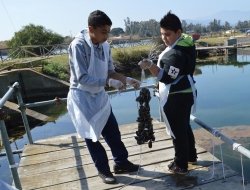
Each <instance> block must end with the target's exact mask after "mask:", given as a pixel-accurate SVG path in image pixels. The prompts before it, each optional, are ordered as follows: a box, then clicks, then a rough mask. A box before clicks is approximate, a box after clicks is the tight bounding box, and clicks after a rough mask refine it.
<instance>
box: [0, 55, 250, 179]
mask: <svg viewBox="0 0 250 190" xmlns="http://www.w3.org/2000/svg"><path fill="white" fill-rule="evenodd" d="M237 60H238V61H244V62H248V64H238V65H220V64H214V65H204V66H199V69H200V71H201V74H199V75H196V76H195V80H196V86H197V89H198V99H197V113H196V116H197V117H198V118H199V119H201V120H202V121H204V122H205V123H206V124H208V125H209V126H211V127H214V128H222V127H230V128H236V127H238V126H239V125H247V126H250V117H249V113H250V101H249V97H250V88H249V84H250V77H249V76H250V56H246V55H244V56H237ZM142 74H143V75H144V74H145V73H142ZM145 77H146V78H147V77H148V76H145ZM142 78H143V79H144V76H143V77H142ZM146 81H147V84H152V83H155V78H147V80H146ZM143 84H145V83H143ZM138 94H139V91H133V92H128V93H121V94H116V95H113V96H112V97H111V104H112V108H113V112H114V114H115V115H116V118H117V120H118V123H119V124H125V123H131V122H136V119H137V117H138V105H137V102H136V101H135V99H136V97H137V96H138ZM151 96H152V99H151V101H150V107H151V116H152V117H153V118H155V119H159V111H158V107H159V104H158V100H157V98H155V97H154V96H153V92H152V90H151ZM42 110H48V109H47V108H43V109H42ZM52 110H53V109H52ZM53 112H55V113H56V114H57V115H59V117H58V118H57V119H56V122H49V123H47V124H45V125H43V126H39V127H35V128H33V129H32V130H31V132H32V136H33V140H34V141H36V140H38V139H43V138H47V137H53V136H55V135H63V134H68V133H75V130H74V127H73V124H72V122H71V121H70V118H69V116H68V114H67V112H66V111H65V107H63V108H60V109H54V111H51V112H50V113H49V114H54V113H53ZM59 113H61V114H59ZM47 114H48V113H47ZM193 127H194V128H198V126H197V125H193ZM27 142H28V141H27V137H26V136H24V137H23V138H21V139H18V140H17V141H16V145H17V147H18V148H22V147H23V145H24V144H25V143H27ZM241 143H242V144H243V146H245V147H246V148H248V149H250V139H242V142H241ZM16 145H15V144H14V143H12V147H13V149H16ZM222 147H223V149H224V150H223V153H224V161H225V163H226V164H228V165H230V166H231V167H232V168H233V169H234V170H236V171H238V172H239V173H241V166H240V156H239V154H237V153H236V152H234V151H232V148H231V147H229V146H227V145H224V144H223V146H222ZM216 156H217V157H220V155H219V151H218V149H217V151H216ZM15 160H16V162H18V161H19V157H18V155H15ZM0 164H1V167H0V179H2V180H4V181H6V182H8V183H11V177H10V176H11V175H10V171H9V168H8V165H7V160H6V158H5V157H0ZM244 164H245V165H244V169H245V175H246V179H248V181H249V180H250V162H249V159H244Z"/></svg>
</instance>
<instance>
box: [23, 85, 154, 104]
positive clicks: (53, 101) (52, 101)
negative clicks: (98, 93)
mask: <svg viewBox="0 0 250 190" xmlns="http://www.w3.org/2000/svg"><path fill="white" fill-rule="evenodd" d="M154 87H155V85H146V86H141V87H140V89H141V88H154ZM134 90H135V89H134V88H127V89H126V90H121V91H119V90H112V91H108V92H107V93H108V94H109V95H112V94H116V93H124V92H130V91H134ZM66 101H67V98H55V99H54V100H47V101H41V102H34V103H27V104H25V106H26V107H27V108H32V107H38V106H46V105H51V104H53V103H57V102H66Z"/></svg>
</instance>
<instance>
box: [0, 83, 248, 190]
mask: <svg viewBox="0 0 250 190" xmlns="http://www.w3.org/2000/svg"><path fill="white" fill-rule="evenodd" d="M145 87H146V88H155V87H156V86H155V85H147V86H141V87H140V88H145ZM133 90H134V89H133V88H128V89H126V90H124V91H118V90H113V91H109V92H108V94H109V95H112V94H116V93H123V92H129V91H133ZM154 92H155V91H154ZM13 94H14V95H16V97H17V100H18V104H19V109H20V111H21V115H22V119H23V123H24V126H25V130H26V134H27V137H28V140H29V143H30V144H33V140H32V136H31V133H30V127H29V123H28V120H27V116H26V113H25V110H26V108H31V107H38V106H45V105H51V104H56V103H59V102H66V101H67V98H61V99H59V98H55V99H54V100H48V101H41V102H34V103H27V104H24V103H23V99H22V96H21V92H20V86H19V84H18V82H15V83H14V84H13V85H12V86H11V87H9V90H8V91H7V92H6V94H5V95H4V96H3V97H2V98H1V99H0V129H1V130H0V132H1V138H2V141H3V145H4V148H5V150H6V155H7V158H8V161H9V166H10V169H11V174H12V177H13V181H14V184H15V186H16V188H17V189H20V190H21V189H22V187H21V182H20V179H19V176H18V172H17V168H18V164H16V163H15V161H14V157H13V152H14V151H13V152H12V150H11V146H10V142H9V137H8V134H7V130H6V126H5V122H4V120H5V119H6V118H5V113H4V112H3V110H2V107H3V106H4V104H5V103H6V101H7V100H8V99H9V98H10V97H11V96H12V95H13ZM156 94H157V93H156ZM154 96H158V95H155V93H154ZM159 113H160V121H162V119H161V118H162V116H161V112H160V107H159ZM190 120H192V121H194V122H195V123H196V124H198V125H199V126H201V127H202V128H204V129H206V130H207V131H209V132H210V133H211V134H212V135H214V136H215V137H218V138H220V139H221V140H222V141H224V142H225V143H227V144H229V145H231V146H233V150H235V151H238V152H239V153H241V154H243V155H245V156H246V157H248V158H250V151H249V150H248V149H246V148H244V147H243V146H242V145H241V144H238V143H237V142H235V141H234V140H232V139H230V138H229V137H227V136H225V135H224V134H222V133H221V132H220V131H218V130H216V129H214V128H211V127H209V126H208V125H206V124H205V123H204V122H202V121H201V120H199V119H198V118H196V117H195V116H193V115H190Z"/></svg>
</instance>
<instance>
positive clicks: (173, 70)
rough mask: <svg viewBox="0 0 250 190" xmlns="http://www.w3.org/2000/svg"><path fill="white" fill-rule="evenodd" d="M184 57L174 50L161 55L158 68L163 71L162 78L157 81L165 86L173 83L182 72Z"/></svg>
mask: <svg viewBox="0 0 250 190" xmlns="http://www.w3.org/2000/svg"><path fill="white" fill-rule="evenodd" d="M184 64H185V56H184V55H183V54H182V53H181V52H180V51H176V50H171V51H170V52H167V53H166V54H165V55H163V57H162V59H161V60H160V66H161V68H162V69H163V74H162V78H161V79H160V80H159V81H160V82H163V83H165V84H170V83H172V82H174V81H175V80H176V79H177V78H178V76H180V75H182V74H183V72H184Z"/></svg>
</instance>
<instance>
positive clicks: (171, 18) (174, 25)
mask: <svg viewBox="0 0 250 190" xmlns="http://www.w3.org/2000/svg"><path fill="white" fill-rule="evenodd" d="M160 27H161V28H164V29H168V30H172V31H174V32H177V30H179V29H181V31H182V26H181V21H180V19H179V17H178V16H176V15H175V14H173V13H171V11H169V12H168V13H167V14H166V15H164V17H163V18H162V19H161V21H160Z"/></svg>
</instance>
